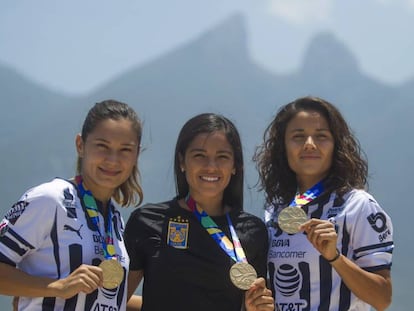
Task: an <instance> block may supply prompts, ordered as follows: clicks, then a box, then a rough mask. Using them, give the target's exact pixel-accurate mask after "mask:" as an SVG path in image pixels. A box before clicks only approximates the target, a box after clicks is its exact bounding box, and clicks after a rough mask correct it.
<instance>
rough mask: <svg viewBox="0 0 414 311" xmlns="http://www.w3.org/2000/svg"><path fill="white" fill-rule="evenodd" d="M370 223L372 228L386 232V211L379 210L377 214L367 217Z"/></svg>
mask: <svg viewBox="0 0 414 311" xmlns="http://www.w3.org/2000/svg"><path fill="white" fill-rule="evenodd" d="M367 220H368V222H369V224H370V225H371V227H372V229H374V230H375V231H376V232H378V233H380V232H384V231H385V230H386V229H387V220H386V218H385V215H384V213H381V212H378V213H376V214H371V215H369V216H368V217H367Z"/></svg>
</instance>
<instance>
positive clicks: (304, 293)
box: [299, 262, 311, 311]
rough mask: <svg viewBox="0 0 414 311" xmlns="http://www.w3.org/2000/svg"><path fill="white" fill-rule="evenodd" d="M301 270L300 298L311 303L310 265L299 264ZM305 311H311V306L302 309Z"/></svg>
mask: <svg viewBox="0 0 414 311" xmlns="http://www.w3.org/2000/svg"><path fill="white" fill-rule="evenodd" d="M299 270H300V273H301V274H302V276H303V277H302V280H303V281H302V288H301V289H300V291H299V295H300V298H302V299H304V300H306V301H310V294H311V292H310V279H311V278H310V272H309V264H308V263H306V262H300V263H299ZM305 280H308V281H307V282H305ZM302 310H303V311H309V310H310V306H309V304H308V305H307V306H306V307H305V308H303V309H302Z"/></svg>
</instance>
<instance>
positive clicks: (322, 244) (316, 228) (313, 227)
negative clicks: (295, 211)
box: [300, 218, 338, 261]
mask: <svg viewBox="0 0 414 311" xmlns="http://www.w3.org/2000/svg"><path fill="white" fill-rule="evenodd" d="M300 229H301V230H303V231H304V232H305V233H306V235H307V238H308V240H309V242H311V243H312V245H313V247H315V248H316V249H317V251H318V252H319V253H320V254H321V255H322V256H323V257H324V258H325V259H326V260H328V261H329V260H331V259H333V258H335V257H336V255H337V252H336V243H337V239H338V235H337V233H336V231H335V226H334V224H333V223H332V222H330V221H329V220H321V219H315V218H312V219H310V220H308V221H307V222H305V223H303V224H302V225H301V226H300Z"/></svg>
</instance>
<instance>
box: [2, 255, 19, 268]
mask: <svg viewBox="0 0 414 311" xmlns="http://www.w3.org/2000/svg"><path fill="white" fill-rule="evenodd" d="M0 262H2V263H5V264H7V265H10V266H12V267H16V263H15V262H14V261H12V260H10V258H9V257H7V256H5V255H3V254H2V253H0Z"/></svg>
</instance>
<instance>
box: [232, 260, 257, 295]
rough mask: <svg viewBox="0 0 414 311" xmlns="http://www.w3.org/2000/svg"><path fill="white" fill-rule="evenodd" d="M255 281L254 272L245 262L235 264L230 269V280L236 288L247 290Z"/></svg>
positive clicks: (255, 275) (255, 274)
mask: <svg viewBox="0 0 414 311" xmlns="http://www.w3.org/2000/svg"><path fill="white" fill-rule="evenodd" d="M256 279H257V273H256V270H255V269H254V268H253V266H252V265H250V264H248V263H247V262H237V263H235V264H234V265H232V266H231V268H230V280H231V281H232V282H233V284H234V285H235V286H236V287H237V288H240V289H242V290H248V289H249V288H250V286H251V285H252V284H253V282H254V281H255V280H256Z"/></svg>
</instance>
